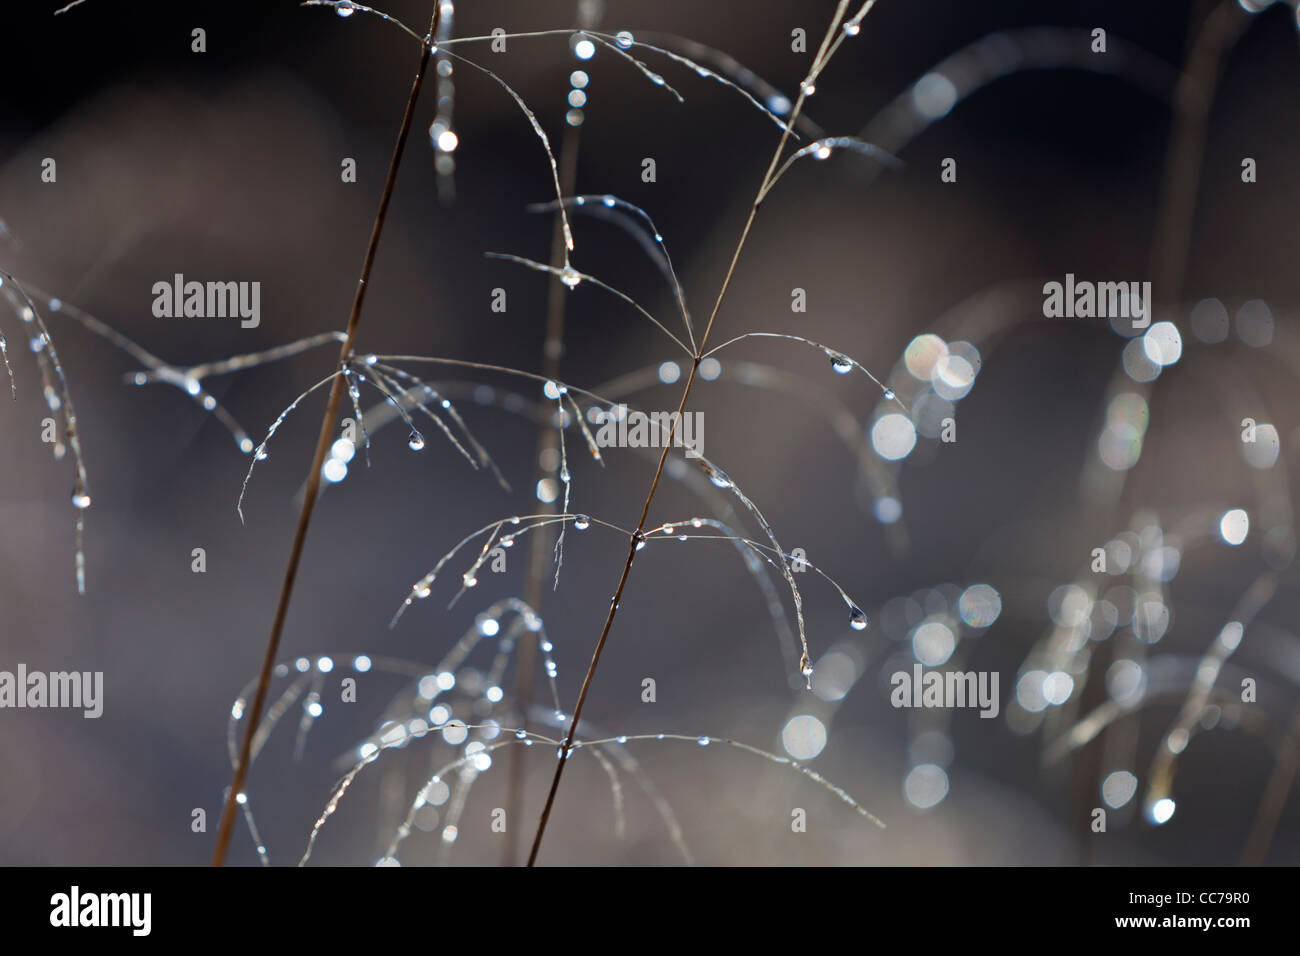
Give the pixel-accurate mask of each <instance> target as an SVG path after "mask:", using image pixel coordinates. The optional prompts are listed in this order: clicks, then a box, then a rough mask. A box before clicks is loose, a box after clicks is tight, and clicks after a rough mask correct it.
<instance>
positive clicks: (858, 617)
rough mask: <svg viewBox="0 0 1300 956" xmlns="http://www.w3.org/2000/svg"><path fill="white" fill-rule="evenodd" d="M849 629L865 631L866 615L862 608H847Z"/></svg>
mask: <svg viewBox="0 0 1300 956" xmlns="http://www.w3.org/2000/svg"><path fill="white" fill-rule="evenodd" d="M849 627H851V628H853V630H855V631H865V630H866V629H867V615H866V614H865V613H864V612H863V610H862V608H860V607H851V608H849Z"/></svg>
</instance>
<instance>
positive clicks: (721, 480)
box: [708, 468, 732, 488]
mask: <svg viewBox="0 0 1300 956" xmlns="http://www.w3.org/2000/svg"><path fill="white" fill-rule="evenodd" d="M708 474H709V481H711V482H713V483H714V485H716V486H717V487H719V488H730V487H731V484H732V482H731V477H730V476H729V475H728V474H727V473H726V472H725V471H723V470H722V469H721V468H710V469H709V470H708Z"/></svg>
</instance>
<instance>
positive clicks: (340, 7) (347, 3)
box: [334, 0, 357, 17]
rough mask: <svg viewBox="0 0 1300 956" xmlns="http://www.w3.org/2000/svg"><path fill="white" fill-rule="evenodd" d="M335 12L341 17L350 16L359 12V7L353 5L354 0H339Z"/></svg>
mask: <svg viewBox="0 0 1300 956" xmlns="http://www.w3.org/2000/svg"><path fill="white" fill-rule="evenodd" d="M334 12H335V13H337V14H338V15H339V16H341V17H350V16H352V14H354V13H356V12H357V8H356V7H354V6H353V5H352V0H339V3H338V4H337V6H335V7H334Z"/></svg>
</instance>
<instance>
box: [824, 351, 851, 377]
mask: <svg viewBox="0 0 1300 956" xmlns="http://www.w3.org/2000/svg"><path fill="white" fill-rule="evenodd" d="M826 355H827V357H828V358H830V360H831V370H832V371H834V372H835V374H837V375H848V374H849V372H851V371H853V362H852V361H851V360H850V359H849V357H848V356H846V355H841V354H840V353H839V352H827V353H826Z"/></svg>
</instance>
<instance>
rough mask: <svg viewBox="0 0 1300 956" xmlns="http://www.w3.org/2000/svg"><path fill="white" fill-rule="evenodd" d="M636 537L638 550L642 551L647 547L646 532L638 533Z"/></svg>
mask: <svg viewBox="0 0 1300 956" xmlns="http://www.w3.org/2000/svg"><path fill="white" fill-rule="evenodd" d="M634 537H635V538H636V549H637V550H638V551H640V550H641V549H642V548H644V547H645V532H643V531H638V532H637V533H636V535H635V536H634Z"/></svg>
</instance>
